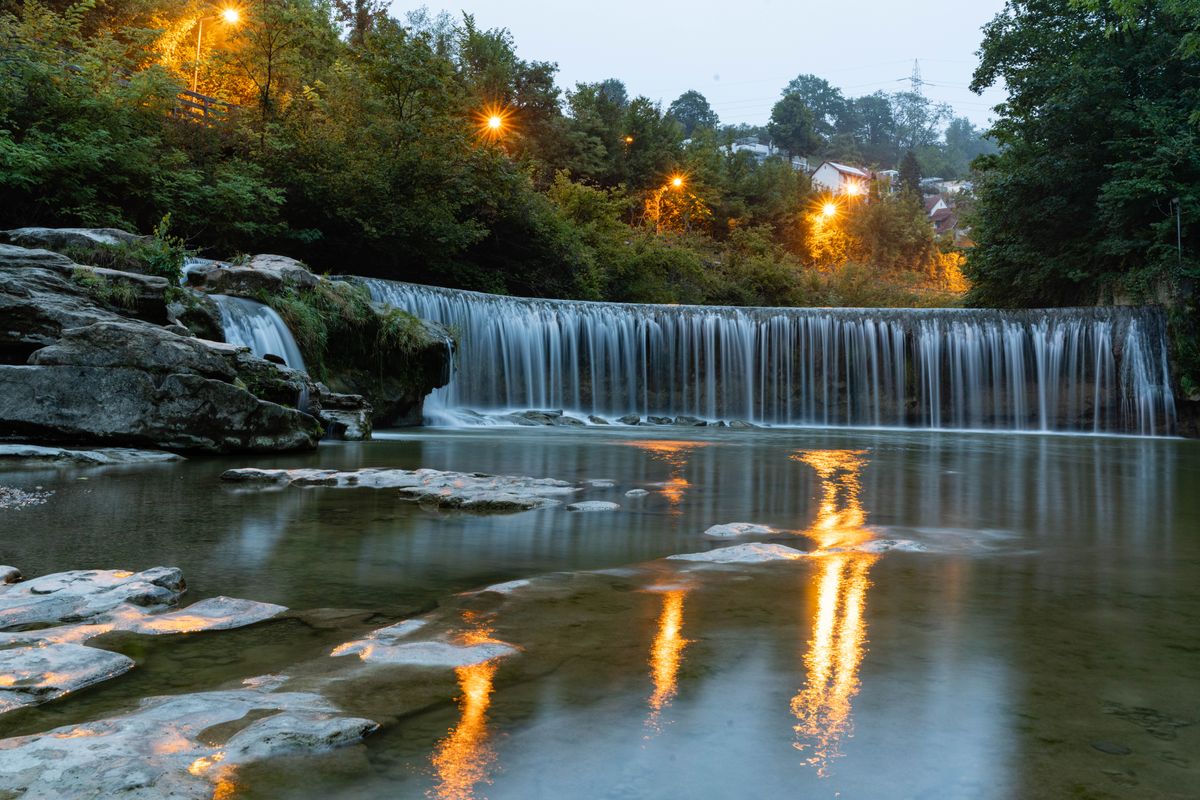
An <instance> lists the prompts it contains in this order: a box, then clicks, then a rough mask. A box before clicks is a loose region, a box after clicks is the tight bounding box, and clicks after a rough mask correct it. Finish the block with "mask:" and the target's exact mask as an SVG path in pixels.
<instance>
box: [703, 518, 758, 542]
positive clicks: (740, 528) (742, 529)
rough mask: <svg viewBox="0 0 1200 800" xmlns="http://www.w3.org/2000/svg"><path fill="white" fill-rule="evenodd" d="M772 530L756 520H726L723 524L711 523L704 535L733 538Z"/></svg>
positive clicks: (756, 534)
mask: <svg viewBox="0 0 1200 800" xmlns="http://www.w3.org/2000/svg"><path fill="white" fill-rule="evenodd" d="M774 532H775V530H774V529H773V528H771V527H769V526H767V525H759V524H758V523H757V522H726V523H725V524H724V525H713V526H712V527H711V528H709V529H708V530H706V531H705V532H704V535H705V536H712V537H713V538H716V539H733V538H736V537H738V536H759V535H763V534H768V533H774Z"/></svg>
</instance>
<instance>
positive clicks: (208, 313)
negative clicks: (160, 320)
mask: <svg viewBox="0 0 1200 800" xmlns="http://www.w3.org/2000/svg"><path fill="white" fill-rule="evenodd" d="M167 319H168V320H170V321H171V322H173V323H176V324H178V325H182V326H183V327H185V328H187V329H188V330H189V331H191V332H192V333H194V334H195V335H196V336H198V337H199V338H201V339H210V340H212V341H215V342H222V341H224V340H225V330H224V328H223V326H222V325H221V312H220V311H219V310H218V309H217V304H216V303H215V302H214V301H213V299H212V298H211V297H209V296H208V295H206V294H204V293H203V292H197V291H195V290H193V289H188V288H186V287H183V288H181V289H179V291H178V293H177V294H175V295H174V299H172V300H171V302H169V303H167Z"/></svg>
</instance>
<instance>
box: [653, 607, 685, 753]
mask: <svg viewBox="0 0 1200 800" xmlns="http://www.w3.org/2000/svg"><path fill="white" fill-rule="evenodd" d="M686 594H687V590H686V589H670V590H668V591H666V592H664V593H663V608H662V613H661V614H660V615H659V617H658V633H657V634H656V635H655V637H654V643H653V644H652V645H651V646H650V675H651V677H652V678H653V679H654V693H653V694H652V695H650V699H649V700H648V701H647V702H648V703H649V705H650V716H649V717H648V718H647V719H646V724H647V725H648V726H649V727H651V728H653V729H654V730H656V731H657V730H660V729H661V726H660V724H659V723H660V717H661V715H662V711H663V709H664V708H666V707H667V706H669V705H670V704H671V701H672V700H673V699H674V698H675V694H676V693H677V692H678V691H679V686H678V676H679V664H680V662H681V661H682V656H683V648H685V647H687V645H688V644H689V640H687V639H685V638H683V599H684V596H685V595H686Z"/></svg>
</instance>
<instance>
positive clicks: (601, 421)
mask: <svg viewBox="0 0 1200 800" xmlns="http://www.w3.org/2000/svg"><path fill="white" fill-rule="evenodd" d="M588 422H590V423H592V424H593V425H608V424H609V422H608V420H606V419H605V418H604V417H598V416H596V415H595V414H588Z"/></svg>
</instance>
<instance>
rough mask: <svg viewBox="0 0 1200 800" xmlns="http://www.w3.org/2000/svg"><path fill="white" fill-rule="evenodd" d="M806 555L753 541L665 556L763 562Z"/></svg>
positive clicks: (724, 561) (747, 562)
mask: <svg viewBox="0 0 1200 800" xmlns="http://www.w3.org/2000/svg"><path fill="white" fill-rule="evenodd" d="M807 555H808V554H807V553H805V552H804V551H803V550H797V549H796V548H794V547H787V546H785V545H782V544H768V543H763V542H754V543H752V544H737V545H734V546H732V547H720V548H717V549H716V550H708V551H706V552H703V553H684V554H682V555H677V556H667V558H668V559H669V560H671V561H699V562H707V563H709V564H765V563H767V562H769V561H795V560H796V559H798V558H804V557H806V556H807Z"/></svg>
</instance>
